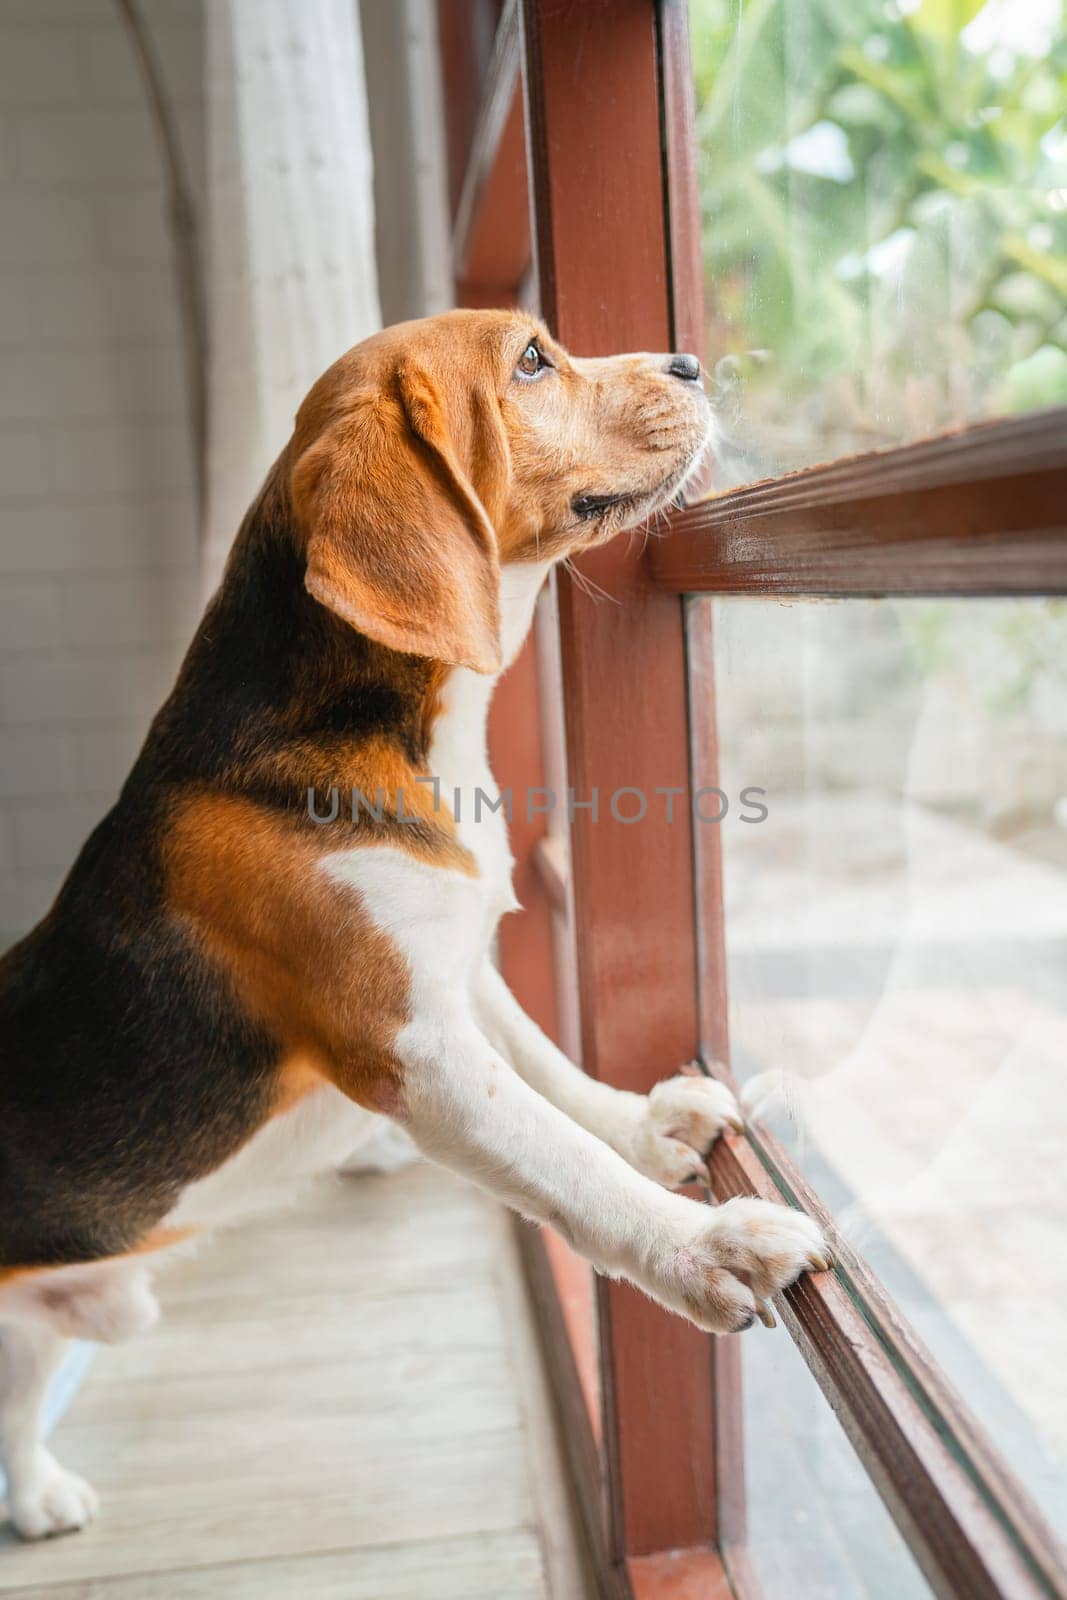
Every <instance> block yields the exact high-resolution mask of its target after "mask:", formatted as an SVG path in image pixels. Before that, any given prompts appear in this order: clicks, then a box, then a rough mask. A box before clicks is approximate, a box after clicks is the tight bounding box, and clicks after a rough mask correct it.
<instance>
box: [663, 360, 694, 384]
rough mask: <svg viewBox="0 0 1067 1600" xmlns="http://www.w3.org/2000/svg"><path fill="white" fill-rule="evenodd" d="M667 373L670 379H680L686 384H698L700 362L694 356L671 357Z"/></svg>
mask: <svg viewBox="0 0 1067 1600" xmlns="http://www.w3.org/2000/svg"><path fill="white" fill-rule="evenodd" d="M667 371H668V372H669V373H670V375H671V377H672V378H682V379H683V380H684V381H685V382H686V383H699V382H700V362H699V361H698V360H697V358H696V356H685V355H683V356H671V359H670V360H669V361H668V363H667Z"/></svg>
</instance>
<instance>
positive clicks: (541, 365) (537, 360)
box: [515, 339, 548, 378]
mask: <svg viewBox="0 0 1067 1600" xmlns="http://www.w3.org/2000/svg"><path fill="white" fill-rule="evenodd" d="M547 366H548V362H547V361H546V360H545V357H544V354H543V352H542V351H541V348H540V346H539V345H538V344H537V342H536V340H534V339H531V340H530V342H529V344H528V345H527V346H526V349H525V350H524V351H523V352H522V355H521V356H520V357H519V364H518V366H517V367H516V368H515V371H516V373H517V374H518V375H519V376H520V377H523V378H536V377H537V376H538V375H539V374H540V373H542V372H543V371H544V369H545V368H546V367H547Z"/></svg>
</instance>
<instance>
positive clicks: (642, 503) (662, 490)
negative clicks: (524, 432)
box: [571, 424, 714, 530]
mask: <svg viewBox="0 0 1067 1600" xmlns="http://www.w3.org/2000/svg"><path fill="white" fill-rule="evenodd" d="M713 433H714V428H713V427H712V426H711V425H710V424H709V426H708V428H707V430H706V431H705V433H704V437H703V438H702V439H701V441H700V443H699V444H698V445H697V447H696V448H695V449H694V450H693V451H692V452H691V453H690V454H689V455H688V456H687V457H686V458H685V460H684V461H682V462H681V464H680V465H679V466H677V467H675V468H674V469H673V471H671V472H669V473H668V474H667V475H666V477H665V478H661V479H660V480H659V482H658V483H655V484H653V485H652V487H651V488H648V489H629V490H622V491H620V492H619V493H616V494H610V493H609V494H579V495H576V496H575V497H574V499H573V500H572V501H571V511H572V512H573V514H574V516H576V517H577V518H578V520H579V522H599V521H600V520H601V518H604V517H607V516H608V515H609V514H612V515H611V521H612V524H613V525H614V526H615V527H616V528H618V529H620V530H621V529H623V528H625V527H626V526H627V525H628V524H633V523H637V522H640V521H642V520H643V518H645V517H651V516H654V515H655V513H656V512H657V511H662V510H663V508H664V507H665V506H669V505H670V506H676V507H680V506H682V505H684V504H685V486H686V484H687V483H688V482H689V480H690V478H691V477H692V476H693V474H694V473H695V472H696V471H697V469H698V468H699V466H700V464H701V462H702V461H703V460H704V456H705V454H706V452H707V450H708V447H709V445H710V444H711V441H712V436H713Z"/></svg>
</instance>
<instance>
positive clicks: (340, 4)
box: [204, 0, 380, 588]
mask: <svg viewBox="0 0 1067 1600" xmlns="http://www.w3.org/2000/svg"><path fill="white" fill-rule="evenodd" d="M205 12H206V24H207V47H206V48H207V72H206V91H207V107H206V115H207V182H208V208H207V211H208V217H207V220H208V227H207V256H206V265H207V273H206V277H207V299H208V322H209V328H210V340H211V344H210V349H211V353H210V371H209V382H208V393H209V408H208V430H209V438H208V466H207V470H208V485H207V528H206V537H205V541H204V581H205V587H206V588H211V587H213V586H214V584H215V583H216V582H217V580H218V576H219V573H220V571H221V568H222V564H223V561H224V560H225V556H226V552H227V550H228V548H229V546H230V544H231V543H232V541H233V537H234V534H235V533H236V531H237V528H238V526H239V524H240V521H241V518H242V516H243V515H244V512H245V510H246V509H247V507H248V503H249V501H250V500H251V498H252V496H253V494H254V492H255V490H256V488H257V487H258V485H259V483H260V481H261V479H262V478H263V476H264V474H265V472H266V470H267V468H268V467H269V466H270V463H271V462H272V461H273V459H274V457H275V456H276V455H277V453H278V451H279V450H280V449H281V447H282V445H283V444H284V443H285V441H286V439H287V438H288V436H289V433H290V430H291V428H292V421H293V414H294V412H295V410H296V408H297V406H298V405H299V403H300V401H301V399H302V398H303V396H304V393H305V392H306V390H307V388H308V386H309V385H310V384H311V382H312V381H313V380H314V379H315V378H316V377H317V376H318V374H319V373H320V372H322V371H323V370H324V368H326V367H327V366H329V364H330V363H331V362H332V361H334V360H335V359H336V358H337V356H339V355H340V354H341V352H342V351H343V350H345V349H347V347H348V346H349V345H351V344H355V343H356V342H357V340H359V339H363V338H365V337H366V336H367V335H368V334H369V333H372V332H373V331H374V330H375V329H376V328H377V327H378V326H379V325H380V313H379V306H378V284H377V276H376V271H375V262H374V209H373V193H372V181H371V180H372V173H371V147H370V134H369V130H368V119H367V98H366V85H365V81H364V72H363V50H362V43H361V39H360V31H359V15H358V10H357V6H356V0H210V3H209V4H208V5H207V6H206V8H205Z"/></svg>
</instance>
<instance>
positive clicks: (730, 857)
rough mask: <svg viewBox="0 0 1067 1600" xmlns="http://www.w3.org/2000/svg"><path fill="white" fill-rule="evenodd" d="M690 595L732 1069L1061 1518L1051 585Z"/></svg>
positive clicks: (1063, 1520) (1065, 1211)
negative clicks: (753, 819)
mask: <svg viewBox="0 0 1067 1600" xmlns="http://www.w3.org/2000/svg"><path fill="white" fill-rule="evenodd" d="M693 604H694V605H696V606H698V607H701V608H703V610H702V612H700V613H698V615H701V616H703V617H704V618H710V620H711V637H712V639H713V645H712V644H709V642H708V634H707V631H706V630H702V629H700V628H698V629H696V630H694V636H695V638H696V640H697V657H696V660H695V666H696V668H697V670H696V673H695V678H694V681H695V682H696V683H697V684H698V685H699V684H700V683H701V682H702V681H705V680H704V673H705V672H706V670H707V668H708V666H709V661H708V660H707V659H705V660H704V661H703V662H701V661H700V659H699V657H700V653H701V652H703V653H704V654H705V656H707V654H708V653H709V652H710V651H711V650H712V648H713V650H714V661H713V665H714V674H715V682H716V701H717V706H718V724H719V726H718V735H719V759H720V779H719V781H720V784H721V787H722V789H723V791H724V792H725V793H726V794H727V795H729V796H738V795H740V793H741V791H742V790H744V789H745V788H746V787H747V786H750V785H754V786H759V787H761V788H763V789H765V790H766V791H767V792H766V796H765V797H764V799H763V804H764V806H765V807H766V809H767V816H766V819H765V820H763V821H760V822H758V823H755V824H748V825H746V824H745V823H744V822H743V821H741V820H739V819H738V817H737V816H736V815H734V814H730V815H729V816H728V817H727V819H726V820H725V821H724V822H723V823H722V824H721V825H720V826H719V829H718V837H719V838H720V839H721V843H722V848H723V856H724V861H723V870H724V904H725V927H726V955H727V979H728V991H729V1024H730V1035H731V1047H732V1060H733V1066H734V1069H735V1071H736V1072H737V1074H738V1076H739V1077H740V1078H741V1079H742V1080H744V1081H745V1083H746V1090H745V1092H746V1096H747V1097H749V1101H750V1104H751V1105H752V1106H753V1107H755V1108H757V1109H762V1112H763V1114H765V1116H766V1118H767V1121H768V1123H769V1124H770V1125H771V1126H772V1127H773V1128H774V1129H775V1131H776V1132H777V1133H778V1134H779V1135H780V1136H781V1137H782V1138H783V1140H784V1141H785V1143H786V1144H787V1145H788V1146H789V1148H790V1149H791V1151H792V1154H793V1156H794V1158H795V1159H796V1161H797V1162H798V1164H799V1165H800V1166H801V1167H802V1168H803V1170H804V1171H805V1172H806V1173H807V1174H808V1176H809V1178H811V1180H812V1181H813V1182H814V1184H815V1186H816V1187H817V1189H818V1190H819V1192H820V1193H821V1194H822V1196H823V1198H824V1199H825V1200H826V1202H827V1203H828V1204H829V1205H830V1207H831V1209H832V1210H833V1212H834V1215H835V1219H836V1222H837V1224H838V1226H839V1227H840V1229H841V1231H842V1232H843V1234H844V1235H845V1236H847V1238H848V1239H849V1240H851V1242H852V1243H853V1245H854V1246H855V1247H856V1248H857V1249H858V1250H859V1251H860V1253H861V1254H862V1255H864V1256H865V1257H866V1259H867V1260H868V1261H869V1262H870V1263H871V1265H872V1266H873V1267H874V1268H875V1270H876V1271H877V1272H878V1274H879V1275H880V1277H881V1278H882V1279H883V1281H884V1282H885V1283H886V1285H887V1286H888V1288H889V1290H890V1292H891V1293H892V1294H893V1295H894V1296H895V1298H896V1299H897V1300H898V1301H899V1302H900V1304H901V1305H902V1307H903V1309H904V1311H905V1314H906V1315H907V1316H908V1317H909V1319H910V1320H911V1322H912V1324H913V1325H914V1326H915V1327H916V1328H917V1330H918V1331H919V1333H920V1335H921V1336H922V1337H923V1338H924V1339H925V1341H926V1343H927V1344H928V1345H929V1346H930V1347H931V1349H932V1350H933V1352H934V1354H935V1355H936V1356H937V1358H938V1359H939V1360H940V1362H941V1363H942V1365H943V1366H944V1368H945V1370H946V1371H947V1373H948V1375H949V1377H950V1378H951V1379H952V1380H953V1382H954V1383H955V1385H956V1387H957V1388H958V1389H959V1390H960V1391H961V1393H962V1394H963V1396H964V1398H965V1399H966V1401H967V1402H968V1403H969V1405H970V1406H971V1408H972V1409H973V1411H974V1412H975V1413H976V1414H977V1416H978V1417H979V1418H980V1419H981V1420H982V1421H983V1422H984V1423H985V1425H986V1427H987V1428H988V1430H989V1432H990V1433H991V1435H992V1436H993V1438H994V1440H995V1442H996V1444H997V1445H998V1446H999V1448H1000V1449H1001V1450H1002V1452H1003V1453H1004V1455H1005V1456H1006V1458H1007V1459H1008V1461H1009V1462H1010V1463H1011V1465H1012V1466H1013V1467H1014V1468H1015V1470H1016V1471H1017V1472H1018V1473H1019V1475H1020V1476H1021V1477H1022V1479H1023V1480H1024V1481H1025V1483H1026V1484H1027V1486H1028V1487H1029V1489H1030V1491H1031V1492H1032V1494H1033V1495H1034V1496H1035V1497H1036V1498H1037V1500H1038V1501H1039V1502H1040V1503H1041V1504H1042V1505H1043V1507H1044V1509H1045V1511H1046V1513H1047V1515H1048V1516H1049V1517H1050V1519H1051V1520H1053V1521H1054V1522H1055V1523H1057V1524H1059V1525H1060V1526H1061V1527H1062V1526H1065V1525H1067V1506H1065V1491H1067V1387H1065V1385H1064V1378H1063V1359H1062V1357H1063V1351H1064V1349H1067V1251H1065V1249H1064V1239H1065V1238H1067V1184H1065V1183H1064V1176H1063V1175H1064V1166H1065V1161H1067V1075H1065V1071H1064V1068H1065V1064H1067V602H1064V601H1053V600H1037V599H1033V600H967V601H955V600H948V601H941V600H929V601H928V600H905V601H891V600H847V601H840V602H831V603H826V602H821V601H820V602H812V601H800V602H790V603H780V602H771V601H763V600H748V599H731V600H725V601H710V600H705V601H698V602H693ZM697 693H698V707H699V708H698V713H697V726H698V735H699V736H701V737H706V736H707V735H708V734H709V733H710V731H711V730H710V721H711V715H712V707H711V699H710V695H708V694H706V693H705V694H703V695H701V692H700V691H699V689H698V691H697ZM706 915H708V916H709V917H710V915H711V912H710V909H709V910H708V911H707V912H706Z"/></svg>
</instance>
